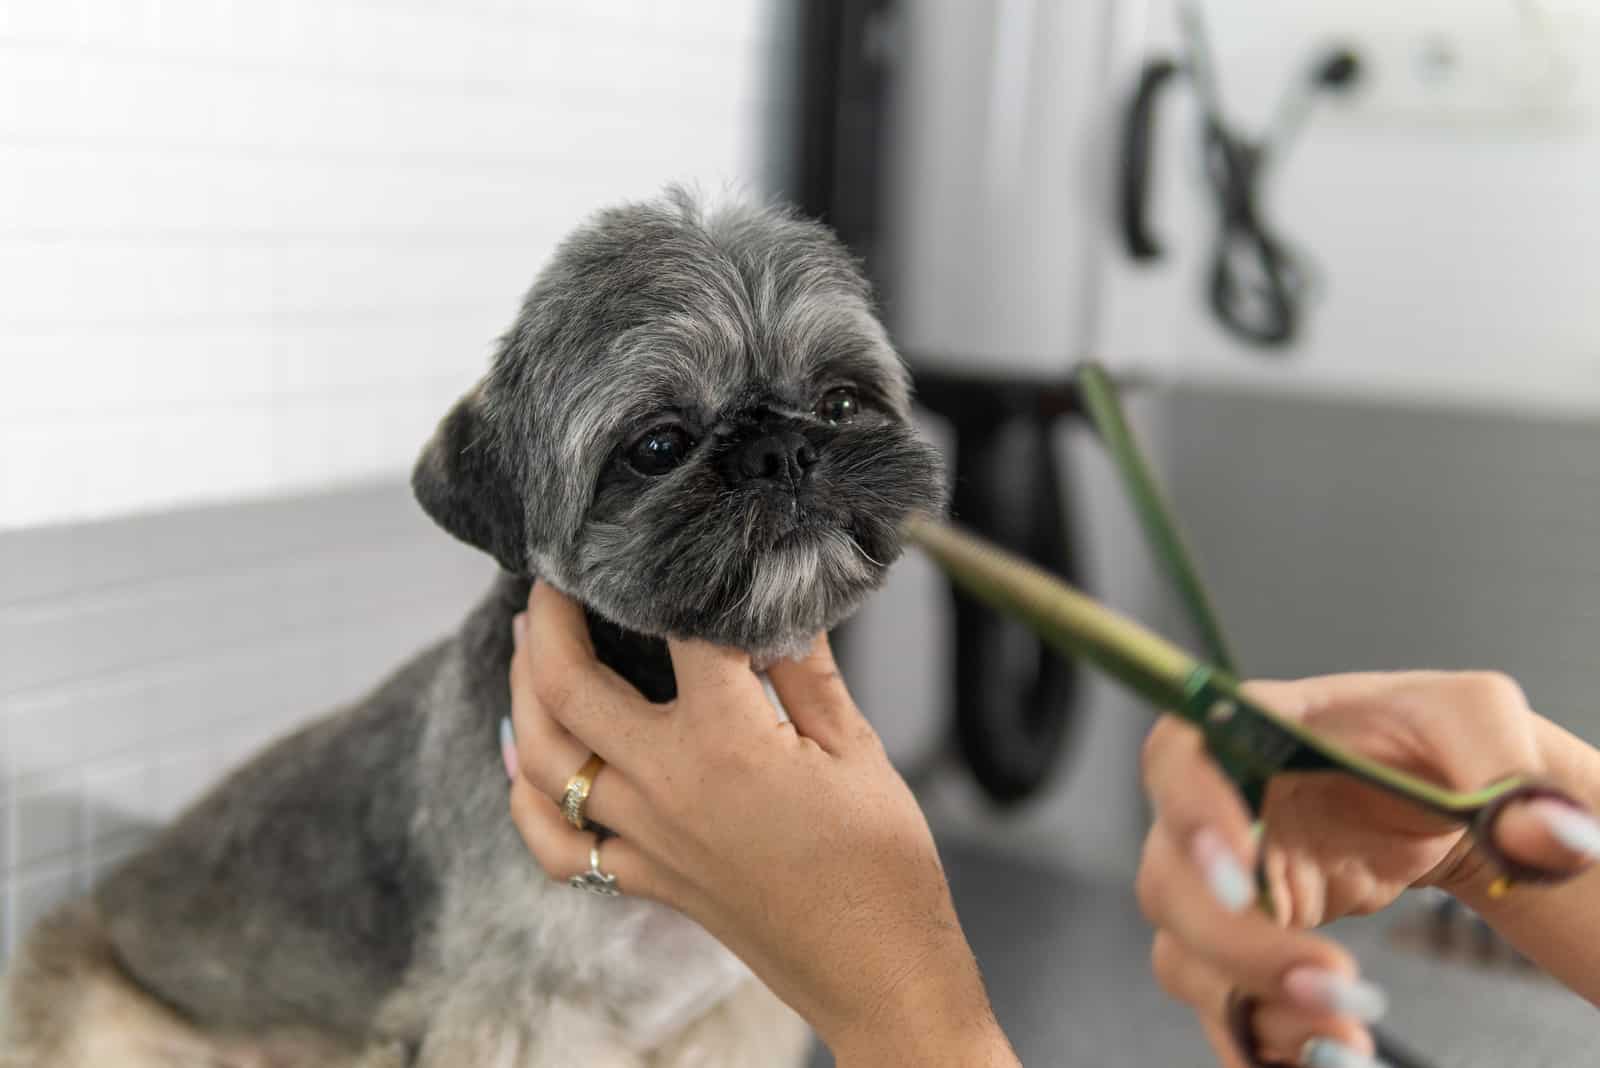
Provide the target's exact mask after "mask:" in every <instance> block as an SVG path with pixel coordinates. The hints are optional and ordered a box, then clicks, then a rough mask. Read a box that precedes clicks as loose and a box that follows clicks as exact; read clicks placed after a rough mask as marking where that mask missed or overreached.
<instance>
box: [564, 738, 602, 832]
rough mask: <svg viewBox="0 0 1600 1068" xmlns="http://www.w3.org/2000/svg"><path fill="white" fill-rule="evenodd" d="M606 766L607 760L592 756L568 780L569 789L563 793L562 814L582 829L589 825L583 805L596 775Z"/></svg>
mask: <svg viewBox="0 0 1600 1068" xmlns="http://www.w3.org/2000/svg"><path fill="white" fill-rule="evenodd" d="M605 766H606V762H605V761H604V760H601V759H600V757H599V756H598V755H595V756H591V757H590V758H589V759H588V760H586V761H584V762H583V767H581V768H579V769H578V772H577V774H575V775H573V776H572V778H570V779H568V780H567V790H566V792H565V793H563V794H562V795H561V814H562V815H563V816H565V817H567V822H568V823H570V824H572V825H573V826H574V827H576V828H577V829H578V830H580V831H581V830H583V829H584V828H585V827H587V826H589V821H588V820H586V819H584V818H583V806H584V803H585V802H587V801H588V800H589V791H590V790H592V789H594V777H595V776H596V775H598V774H600V769H601V768H603V767H605Z"/></svg>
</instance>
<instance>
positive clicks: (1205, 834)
mask: <svg viewBox="0 0 1600 1068" xmlns="http://www.w3.org/2000/svg"><path fill="white" fill-rule="evenodd" d="M1189 852H1190V856H1192V857H1193V858H1194V862H1195V864H1197V865H1198V866H1199V868H1200V870H1201V871H1202V872H1204V873H1205V877H1206V884H1207V885H1208V886H1210V887H1211V893H1212V895H1213V896H1215V897H1216V899H1217V901H1218V902H1219V903H1220V904H1221V905H1222V907H1223V908H1225V909H1227V910H1228V911H1229V912H1243V911H1244V910H1245V909H1247V908H1249V907H1250V902H1252V901H1254V900H1255V899H1256V888H1255V884H1254V883H1252V882H1251V881H1250V873H1249V872H1247V871H1245V868H1244V865H1243V864H1240V863H1239V858H1238V857H1235V856H1234V855H1233V851H1232V850H1230V849H1229V848H1228V843H1226V842H1224V841H1223V840H1222V835H1220V834H1218V833H1217V832H1216V831H1214V830H1212V829H1211V828H1210V827H1202V828H1200V829H1199V830H1198V831H1196V832H1195V834H1194V841H1193V842H1192V843H1191V844H1190V846H1189Z"/></svg>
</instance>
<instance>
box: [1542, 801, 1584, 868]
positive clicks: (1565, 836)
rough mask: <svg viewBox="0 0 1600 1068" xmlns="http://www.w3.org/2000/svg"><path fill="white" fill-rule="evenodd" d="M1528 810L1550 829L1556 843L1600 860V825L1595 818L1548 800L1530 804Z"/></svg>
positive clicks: (1569, 806)
mask: <svg viewBox="0 0 1600 1068" xmlns="http://www.w3.org/2000/svg"><path fill="white" fill-rule="evenodd" d="M1528 810H1529V811H1530V812H1532V813H1533V814H1534V815H1535V816H1536V817H1538V819H1539V821H1540V822H1541V823H1543V824H1544V825H1545V826H1546V827H1548V828H1550V833H1551V834H1553V835H1555V837H1556V841H1558V842H1560V843H1561V844H1562V845H1564V846H1566V847H1567V848H1568V849H1570V850H1572V851H1573V852H1574V853H1582V854H1583V855H1584V856H1586V857H1592V858H1594V859H1596V860H1600V823H1596V822H1595V819H1594V817H1593V816H1591V815H1589V814H1588V813H1587V812H1584V811H1583V810H1582V809H1577V808H1573V807H1572V806H1571V805H1568V804H1563V803H1562V802H1560V801H1551V800H1548V799H1541V800H1538V801H1530V802H1528Z"/></svg>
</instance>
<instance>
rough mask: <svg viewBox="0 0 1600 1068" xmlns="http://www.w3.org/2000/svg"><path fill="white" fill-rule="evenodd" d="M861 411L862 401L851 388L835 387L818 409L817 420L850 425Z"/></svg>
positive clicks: (823, 399) (825, 394)
mask: <svg viewBox="0 0 1600 1068" xmlns="http://www.w3.org/2000/svg"><path fill="white" fill-rule="evenodd" d="M860 410H861V400H860V398H858V397H857V396H856V391H855V390H853V389H851V388H850V387H849V386H835V387H834V388H833V389H830V390H828V392H826V393H824V394H823V395H822V399H821V400H819V401H818V402H817V407H816V413H817V418H818V419H825V420H827V421H828V422H830V423H848V422H849V421H850V420H852V419H854V418H855V417H856V413H857V412H858V411H860Z"/></svg>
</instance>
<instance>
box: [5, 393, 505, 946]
mask: <svg viewBox="0 0 1600 1068" xmlns="http://www.w3.org/2000/svg"><path fill="white" fill-rule="evenodd" d="M440 403H441V404H442V403H444V399H441V401H440ZM491 573H492V566H491V565H490V563H489V562H488V560H487V558H485V557H483V556H482V555H480V554H478V553H476V552H474V551H472V550H470V549H467V548H465V547H463V546H460V545H458V544H456V543H455V542H453V541H451V540H450V538H449V537H448V536H447V535H445V534H444V533H443V532H441V531H439V530H437V529H436V528H434V527H433V526H432V525H431V524H430V523H429V522H428V520H427V519H426V517H424V516H423V515H422V513H421V510H420V509H418V508H417V507H416V505H415V504H414V503H413V502H412V501H411V499H410V493H409V491H408V489H407V487H406V486H405V485H404V484H403V483H400V482H386V483H381V484H376V485H372V486H367V487H361V488H356V489H350V490H344V491H340V492H336V493H327V494H318V495H311V496H305V497H300V498H284V499H279V500H276V501H271V502H263V503H257V504H249V505H231V506H226V507H214V508H205V509H194V510H188V511H176V512H170V513H167V514H164V515H161V516H152V517H135V518H129V519H119V520H113V521H108V522H101V523H92V524H80V525H73V526H58V527H45V528H40V529H37V530H31V531H25V532H12V533H4V534H0V650H3V652H0V954H3V953H4V952H5V951H6V947H8V946H9V945H14V944H15V940H16V938H17V937H18V935H19V934H20V933H21V932H22V931H23V930H25V929H26V927H27V925H28V923H29V921H30V920H31V919H32V918H33V917H34V916H36V915H37V914H38V912H39V910H40V909H42V908H44V907H46V906H47V905H48V904H49V903H50V902H52V901H54V900H57V899H58V898H59V897H61V896H62V895H64V894H67V893H70V892H74V891H77V890H79V889H82V888H84V887H85V886H87V885H88V882H89V881H90V880H91V879H93V878H94V877H95V876H96V875H98V874H100V873H101V872H102V871H104V869H105V868H106V867H107V866H108V865H109V864H111V863H114V862H115V861H116V859H118V858H119V857H120V856H122V855H123V854H124V853H126V852H127V850H129V849H131V848H133V847H135V846H136V845H137V844H138V843H139V842H140V841H142V840H143V838H144V837H145V836H146V835H147V834H148V833H149V830H150V828H151V827H152V826H154V825H156V824H159V823H160V822H162V821H163V820H166V819H168V818H170V817H171V816H172V815H173V814H174V813H176V812H177V811H178V809H180V808H181V807H182V806H183V805H184V804H186V803H187V802H188V801H190V800H191V799H193V798H194V797H195V796H196V795H197V794H198V793H200V792H201V791H202V790H204V789H205V787H206V786H207V785H209V784H210V783H211V782H212V781H213V780H215V778H216V777H217V776H218V775H219V774H220V773H221V772H222V771H223V770H224V769H226V768H227V767H228V766H230V765H233V764H235V763H237V762H238V761H240V760H241V759H243V758H244V757H245V756H247V755H248V754H250V753H251V752H253V751H255V750H256V749H257V748H258V747H259V746H260V745H261V744H262V743H263V742H264V741H266V740H267V739H268V738H270V737H273V736H275V735H278V734H280V733H283V732H284V731H286V730H288V729H289V728H290V727H292V726H294V725H296V724H298V723H300V722H303V721H304V720H306V719H307V718H309V717H311V716H314V715H317V714H320V713H322V712H325V711H328V710H330V709H332V708H333V707H335V706H337V705H339V704H341V703H343V702H346V701H349V700H351V699H354V698H357V697H359V696H360V695H361V694H362V693H364V692H366V691H367V690H369V689H370V688H372V687H373V686H374V685H376V684H377V683H378V682H379V681H380V680H381V679H382V678H383V676H384V675H385V674H386V673H387V672H389V671H390V670H392V669H393V668H395V667H397V666H398V665H399V664H400V663H401V662H402V660H403V659H405V658H406V657H407V656H409V655H410V654H411V653H413V652H415V651H416V650H418V649H420V648H422V647H423V645H425V644H427V643H428V642H430V641H432V640H434V639H435V638H438V637H441V636H443V635H444V634H446V633H447V632H448V631H449V630H451V629H452V628H453V627H454V626H455V624H456V623H457V622H458V621H459V620H460V618H461V617H462V615H463V614H464V612H465V611H466V609H467V607H468V606H469V605H470V604H471V603H472V602H473V600H475V599H476V598H477V597H478V596H480V595H481V593H482V592H483V590H484V589H486V588H487V585H488V580H489V576H490V574H491Z"/></svg>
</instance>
